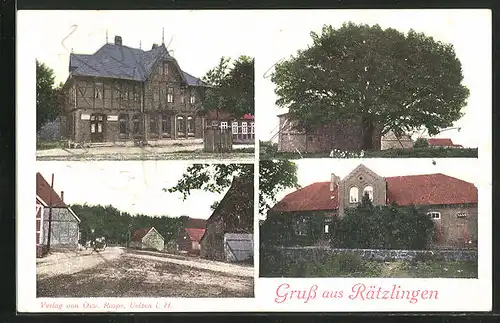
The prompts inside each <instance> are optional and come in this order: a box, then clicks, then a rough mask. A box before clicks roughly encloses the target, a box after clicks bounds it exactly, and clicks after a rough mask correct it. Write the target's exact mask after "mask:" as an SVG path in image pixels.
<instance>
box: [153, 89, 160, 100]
mask: <svg viewBox="0 0 500 323" xmlns="http://www.w3.org/2000/svg"><path fill="white" fill-rule="evenodd" d="M159 96H160V88H158V87H154V88H153V101H154V102H158V101H160V98H159Z"/></svg>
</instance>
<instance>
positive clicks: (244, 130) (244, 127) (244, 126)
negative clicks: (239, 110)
mask: <svg viewBox="0 0 500 323" xmlns="http://www.w3.org/2000/svg"><path fill="white" fill-rule="evenodd" d="M241 133H242V134H244V135H246V134H247V133H248V128H247V123H246V122H242V123H241Z"/></svg>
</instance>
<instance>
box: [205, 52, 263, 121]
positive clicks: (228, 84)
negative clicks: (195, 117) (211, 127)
mask: <svg viewBox="0 0 500 323" xmlns="http://www.w3.org/2000/svg"><path fill="white" fill-rule="evenodd" d="M254 74H255V73H254V59H253V58H251V57H248V56H240V57H239V58H238V59H237V60H235V61H234V62H233V63H232V64H231V59H230V58H228V57H222V58H221V59H220V61H219V64H218V65H217V66H216V67H214V68H213V69H211V70H209V71H208V72H207V74H206V75H205V76H204V77H203V80H204V81H205V82H206V83H208V84H209V85H210V86H211V88H209V89H208V90H207V93H206V96H205V100H204V103H203V110H202V113H206V112H207V111H217V112H226V113H230V114H232V115H234V116H235V117H237V118H238V117H241V116H243V115H244V114H254V112H255V106H254Z"/></svg>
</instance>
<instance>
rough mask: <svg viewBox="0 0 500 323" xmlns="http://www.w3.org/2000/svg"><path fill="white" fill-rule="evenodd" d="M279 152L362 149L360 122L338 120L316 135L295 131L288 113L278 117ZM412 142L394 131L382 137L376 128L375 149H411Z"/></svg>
mask: <svg viewBox="0 0 500 323" xmlns="http://www.w3.org/2000/svg"><path fill="white" fill-rule="evenodd" d="M278 118H279V130H278V131H279V132H278V151H281V152H297V150H298V151H300V152H306V153H321V152H330V151H331V150H332V149H340V150H361V134H362V127H361V121H360V120H357V121H356V120H338V121H337V122H335V123H334V124H332V125H331V126H323V127H322V128H320V129H317V130H316V131H314V132H313V133H305V132H304V131H301V130H297V129H296V128H295V124H296V123H295V122H294V121H292V120H290V118H289V116H288V113H284V114H281V115H279V116H278ZM412 147H413V141H412V140H411V138H410V137H409V136H407V135H405V136H402V137H399V138H398V137H397V136H396V135H394V134H393V133H392V132H389V133H387V134H386V135H382V132H381V129H379V127H374V129H373V137H372V149H373V150H385V149H391V148H412Z"/></svg>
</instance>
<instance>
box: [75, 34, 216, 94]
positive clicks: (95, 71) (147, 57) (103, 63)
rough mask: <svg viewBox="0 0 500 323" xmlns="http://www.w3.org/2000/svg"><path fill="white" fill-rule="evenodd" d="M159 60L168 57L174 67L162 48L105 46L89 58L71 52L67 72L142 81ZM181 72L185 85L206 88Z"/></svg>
mask: <svg viewBox="0 0 500 323" xmlns="http://www.w3.org/2000/svg"><path fill="white" fill-rule="evenodd" d="M162 57H163V58H170V59H172V60H173V61H174V62H175V63H176V64H177V62H176V61H175V59H174V58H173V57H172V56H170V55H169V54H168V51H167V49H166V48H165V46H164V45H160V46H157V47H155V48H152V49H151V50H149V51H143V50H142V49H138V48H132V47H128V46H123V45H116V44H105V45H104V46H102V47H101V48H100V49H99V50H98V51H97V52H95V53H94V54H92V55H87V54H73V53H71V54H70V59H69V71H70V72H71V73H72V75H81V76H96V77H109V78H118V79H128V80H134V81H145V80H146V79H147V78H148V76H149V75H150V74H151V72H152V70H153V66H154V65H155V63H156V62H157V61H158V59H160V58H162ZM181 72H182V77H183V78H184V80H185V81H186V83H187V84H188V85H193V86H207V84H205V83H204V82H202V81H201V80H200V79H198V78H196V77H194V76H192V75H190V74H188V73H186V72H184V71H181Z"/></svg>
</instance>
